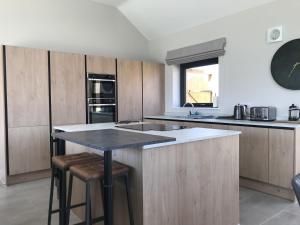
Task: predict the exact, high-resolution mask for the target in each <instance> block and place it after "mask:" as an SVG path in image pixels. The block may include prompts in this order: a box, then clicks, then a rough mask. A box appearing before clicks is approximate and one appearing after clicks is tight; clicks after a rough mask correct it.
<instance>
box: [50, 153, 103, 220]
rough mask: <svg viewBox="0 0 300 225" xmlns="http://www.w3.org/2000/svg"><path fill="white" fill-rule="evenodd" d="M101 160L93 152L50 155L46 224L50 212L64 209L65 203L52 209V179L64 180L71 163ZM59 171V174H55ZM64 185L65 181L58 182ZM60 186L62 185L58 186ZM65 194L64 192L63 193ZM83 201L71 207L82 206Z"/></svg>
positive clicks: (79, 163)
mask: <svg viewBox="0 0 300 225" xmlns="http://www.w3.org/2000/svg"><path fill="white" fill-rule="evenodd" d="M102 160H103V157H102V156H100V155H97V154H93V153H87V152H84V153H78V154H70V155H61V156H53V157H52V173H51V187H50V200H49V210H48V225H51V217H52V214H54V213H58V212H61V211H62V210H63V211H66V206H65V205H60V206H59V209H56V210H53V209H52V205H53V192H54V179H55V177H57V178H58V179H62V180H64V181H65V179H66V174H67V172H68V170H69V169H70V167H71V166H73V165H81V164H85V163H90V162H97V163H100V162H101V161H102ZM58 173H60V174H61V176H57V174H58ZM60 183H61V184H63V185H65V182H60ZM59 188H62V187H59ZM63 189H65V188H63ZM63 194H64V195H66V193H63ZM84 205H85V203H81V204H77V205H73V206H71V208H76V207H80V206H84Z"/></svg>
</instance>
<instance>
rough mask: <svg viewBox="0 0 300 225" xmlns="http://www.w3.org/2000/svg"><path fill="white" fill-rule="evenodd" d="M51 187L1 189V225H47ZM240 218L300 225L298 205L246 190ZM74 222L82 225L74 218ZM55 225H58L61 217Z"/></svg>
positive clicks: (247, 222)
mask: <svg viewBox="0 0 300 225" xmlns="http://www.w3.org/2000/svg"><path fill="white" fill-rule="evenodd" d="M49 186H50V182H49V180H48V179H46V180H40V181H36V182H30V183H25V184H20V185H14V186H10V187H3V186H0V225H45V224H46V221H47V210H48V195H49ZM56 206H57V202H55V207H56ZM240 215H241V225H300V208H299V206H298V205H297V203H291V202H289V201H285V200H282V199H280V198H276V197H272V196H270V195H266V194H263V193H259V192H256V191H252V190H249V189H245V188H241V189H240ZM71 221H72V223H77V222H79V221H78V219H77V218H76V217H75V216H73V215H72V217H71ZM52 224H53V225H57V216H54V218H53V223H52Z"/></svg>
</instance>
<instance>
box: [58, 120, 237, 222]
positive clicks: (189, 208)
mask: <svg viewBox="0 0 300 225" xmlns="http://www.w3.org/2000/svg"><path fill="white" fill-rule="evenodd" d="M55 129H56V130H60V131H64V132H76V131H87V130H103V129H119V130H123V131H127V132H134V133H141V131H132V130H125V129H121V128H115V124H113V123H107V124H90V125H72V126H57V127H55ZM142 133H145V134H152V135H159V136H165V137H170V138H176V141H172V142H166V143H159V144H150V145H145V146H143V147H137V148H126V149H122V150H116V151H114V152H113V159H114V160H116V161H119V162H122V163H124V164H126V165H128V166H130V167H131V168H132V170H131V173H130V192H131V196H132V201H133V210H134V219H135V224H137V225H183V224H185V225H202V224H203V225H207V224H210V225H237V224H239V170H238V167H239V162H238V161H239V134H240V132H237V131H225V130H214V129H205V128H191V129H182V130H171V131H146V132H142ZM83 151H93V152H97V153H99V151H97V150H93V149H91V148H88V147H83V146H80V145H78V144H74V143H69V142H66V154H71V153H77V152H83ZM74 187H75V189H74V195H73V196H76V197H75V198H73V200H74V201H73V203H74V204H76V203H79V202H81V201H82V200H83V197H84V186H83V184H82V183H81V182H80V181H76V183H74ZM97 190H100V188H99V185H98V184H95V187H94V198H93V199H94V200H95V201H94V203H93V214H94V215H97V216H99V215H103V212H102V204H101V202H102V201H101V197H100V193H99V192H98V191H97ZM124 191H125V190H124V188H123V186H122V185H119V184H118V183H117V182H116V183H115V186H114V204H113V205H114V224H115V225H119V224H120V225H127V224H128V221H129V220H128V212H127V207H126V197H125V193H124ZM75 213H76V214H77V215H79V216H82V210H77V211H75Z"/></svg>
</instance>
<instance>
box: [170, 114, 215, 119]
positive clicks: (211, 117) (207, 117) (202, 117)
mask: <svg viewBox="0 0 300 225" xmlns="http://www.w3.org/2000/svg"><path fill="white" fill-rule="evenodd" d="M172 117H175V118H181V119H199V120H201V119H215V116H201V115H187V116H172Z"/></svg>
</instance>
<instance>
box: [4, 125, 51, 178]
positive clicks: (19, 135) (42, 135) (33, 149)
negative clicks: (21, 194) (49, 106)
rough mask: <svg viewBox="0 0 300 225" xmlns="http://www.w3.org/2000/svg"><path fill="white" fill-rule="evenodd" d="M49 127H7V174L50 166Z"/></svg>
mask: <svg viewBox="0 0 300 225" xmlns="http://www.w3.org/2000/svg"><path fill="white" fill-rule="evenodd" d="M49 136H50V134H49V127H48V126H36V127H19V128H8V148H9V175H15V174H22V173H28V172H33V171H39V170H45V169H49V168H50V154H49V153H50V144H49Z"/></svg>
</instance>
